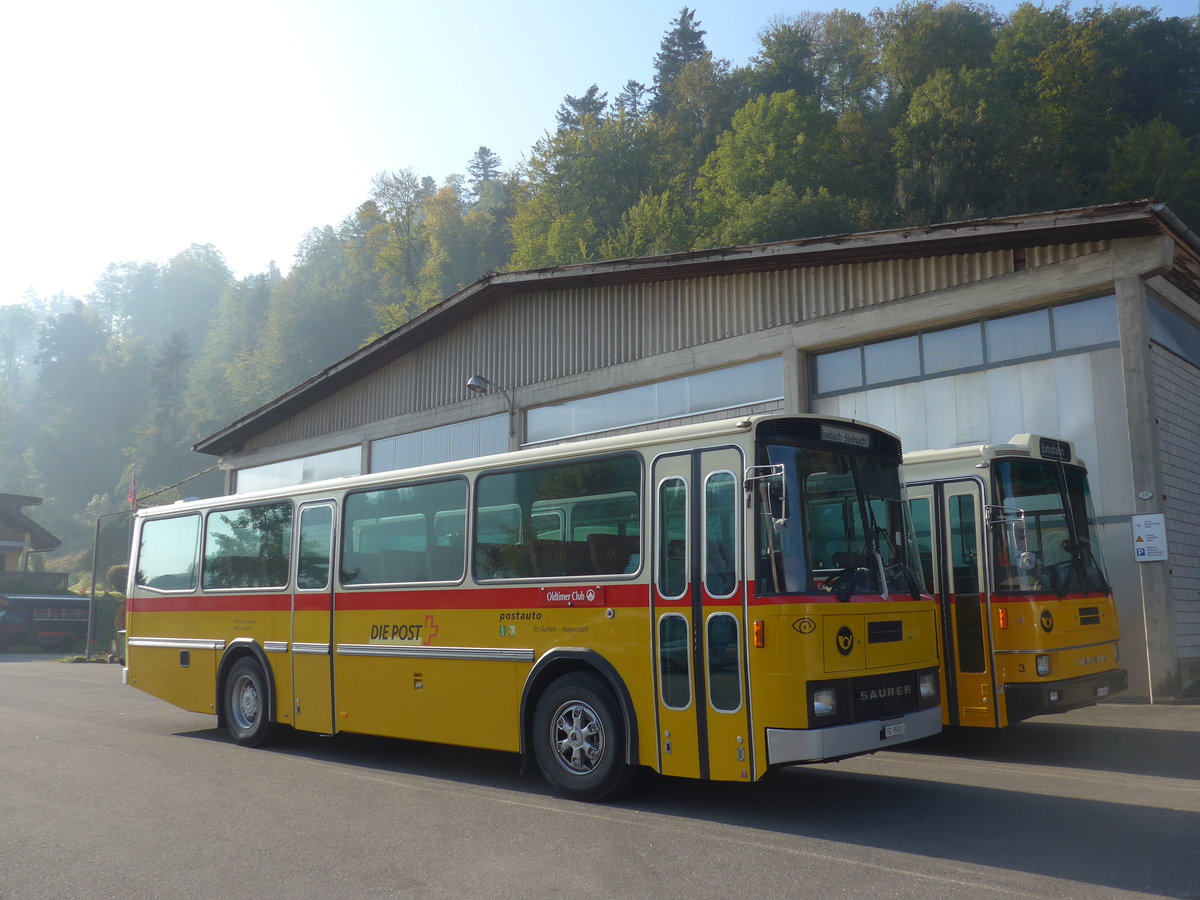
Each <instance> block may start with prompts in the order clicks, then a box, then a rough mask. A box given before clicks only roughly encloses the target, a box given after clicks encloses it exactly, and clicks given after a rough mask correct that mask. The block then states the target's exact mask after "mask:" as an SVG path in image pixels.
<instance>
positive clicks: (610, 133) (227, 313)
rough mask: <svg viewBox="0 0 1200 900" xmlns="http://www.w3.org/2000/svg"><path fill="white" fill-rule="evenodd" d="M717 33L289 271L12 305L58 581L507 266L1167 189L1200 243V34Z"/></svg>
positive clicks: (935, 17) (31, 485) (1105, 27)
mask: <svg viewBox="0 0 1200 900" xmlns="http://www.w3.org/2000/svg"><path fill="white" fill-rule="evenodd" d="M705 38H706V31H705V29H704V28H703V21H702V14H701V12H699V11H697V10H694V9H691V8H687V7H685V8H683V9H682V10H681V11H680V12H679V15H678V16H677V17H676V18H675V19H674V20H673V21H671V22H670V23H667V24H666V26H665V30H664V33H663V35H662V40H661V44H660V50H659V52H658V54H657V55H656V56H655V57H654V59H653V60H652V61H651V65H650V68H651V71H652V78H650V79H648V81H647V82H639V81H636V80H634V79H630V80H628V81H626V82H625V83H624V84H623V85H603V86H602V85H597V84H591V85H573V86H564V88H566V89H568V90H572V91H578V93H574V94H572V93H568V94H566V95H565V96H564V99H563V101H562V104H561V105H560V107H559V108H558V109H557V110H549V109H548V110H546V120H547V123H548V125H549V127H548V130H547V131H546V133H544V134H543V135H542V136H541V137H540V138H539V139H538V140H537V141H536V142H535V143H533V145H532V146H531V147H530V149H529V151H528V153H527V155H526V156H525V157H524V158H523V159H522V160H520V161H507V162H508V163H509V165H508V166H507V167H506V166H505V162H506V161H503V160H501V159H500V158H499V157H498V156H497V155H496V154H495V153H494V152H492V151H491V150H490V149H489V148H488V147H487V146H482V145H481V146H480V147H479V149H478V151H477V152H476V153H475V155H474V156H473V157H472V158H471V159H469V160H467V161H465V164H463V165H464V169H463V172H462V174H455V175H450V176H449V177H446V178H444V179H443V180H442V181H441V182H440V183H439V182H438V181H436V180H435V179H434V178H432V177H430V176H429V175H426V174H421V173H416V172H413V171H411V170H410V169H406V168H398V169H396V170H394V171H386V172H381V173H379V174H378V175H376V176H375V178H374V180H373V186H372V190H371V192H370V196H368V197H366V198H364V199H363V201H362V203H361V204H360V205H359V206H358V208H357V209H354V210H350V211H348V213H347V215H346V218H345V219H344V220H343V221H342V222H341V223H340V224H339V225H337V226H336V227H324V228H315V229H313V230H312V231H311V232H310V233H309V234H308V235H307V237H306V238H305V240H304V241H303V243H302V244H301V246H300V247H299V248H298V249H297V255H296V261H295V264H294V265H293V267H292V268H291V269H290V270H289V271H287V272H286V273H283V272H280V271H279V270H277V269H275V268H274V267H272V268H270V269H269V270H268V271H265V272H262V273H259V274H255V275H251V276H249V277H245V278H235V277H234V276H233V275H232V274H231V272H230V271H229V269H228V267H227V266H226V264H225V261H224V259H223V257H222V255H221V252H220V250H219V249H218V248H216V247H213V246H211V245H192V246H191V247H188V248H185V249H183V250H182V251H181V252H180V253H179V254H178V255H177V256H175V257H174V258H172V259H170V260H167V261H165V262H144V261H143V262H132V261H118V262H113V263H112V264H111V265H109V266H108V268H107V269H106V270H105V271H104V272H103V273H100V274H99V276H98V277H97V279H96V282H95V286H94V290H93V291H92V292H91V293H90V294H88V295H87V296H85V297H78V298H76V297H65V296H57V297H49V298H43V297H34V296H31V297H29V298H28V299H27V302H25V303H24V304H21V305H16V306H3V307H0V383H2V384H3V391H2V392H0V453H3V455H4V458H5V460H6V461H7V464H6V471H5V477H4V479H3V481H2V483H0V490H3V491H7V492H12V493H19V494H28V495H35V496H40V497H44V498H46V499H45V503H44V505H43V506H42V507H41V508H39V510H38V519H39V522H41V523H42V524H43V525H44V526H45V527H46V528H48V529H49V530H50V531H52V532H54V533H55V534H57V535H58V536H59V537H61V538H62V539H63V541H64V548H63V551H61V553H60V556H59V559H58V561H57V562H56V560H55V559H51V560H49V562H48V565H49V566H50V567H55V566H72V565H74V566H75V568H77V569H78V568H86V567H87V566H89V565H90V556H89V555H88V554H89V553H90V547H91V539H92V533H93V529H94V527H95V523H96V517H97V516H100V515H104V514H108V513H112V512H114V511H116V510H120V509H122V508H124V507H125V506H126V498H127V496H128V492H129V489H130V485H131V480H132V479H134V478H136V482H137V484H136V492H137V494H138V495H139V496H141V497H151V499H149V500H148V502H154V503H157V502H165V501H170V500H173V499H175V498H176V497H178V496H188V495H196V496H203V495H207V494H212V493H215V492H217V491H219V490H220V489H221V479H220V477H219V476H218V475H217V474H216V473H211V472H210V473H208V474H205V475H203V476H202V477H199V478H195V479H192V478H191V476H193V475H194V474H196V473H197V472H199V471H201V470H203V469H205V468H206V467H207V466H209V465H210V464H211V463H212V462H214V461H213V460H209V459H207V458H205V457H200V456H197V455H196V454H194V453H192V452H191V451H190V447H191V445H192V444H193V443H194V442H195V441H196V440H198V439H200V438H202V437H204V436H206V435H208V434H210V433H212V432H213V431H215V430H217V429H219V428H221V427H222V426H224V425H226V424H228V423H229V422H231V421H233V420H234V419H236V418H237V417H239V416H241V415H243V414H245V413H246V412H248V411H250V410H252V409H254V408H256V407H257V406H259V405H261V404H262V403H264V402H266V401H268V400H270V399H271V398H273V397H275V396H277V395H278V394H280V393H281V392H283V391H285V390H287V389H289V388H291V387H293V386H295V385H296V384H298V383H300V382H302V381H304V380H306V379H307V378H309V377H311V376H312V375H314V374H315V373H317V372H318V371H320V370H321V369H322V368H324V367H325V366H327V365H329V364H330V363H332V362H334V361H336V360H338V359H340V358H342V357H343V356H345V355H347V354H348V353H350V352H352V351H353V350H355V349H356V348H357V347H360V346H362V345H363V344H364V343H365V342H367V341H369V340H370V339H372V338H373V337H376V336H378V335H380V334H383V333H385V332H387V331H389V330H391V329H393V328H395V327H397V326H399V325H401V324H403V323H404V322H406V321H408V320H409V319H410V318H412V317H413V316H415V315H417V314H418V313H420V312H422V311H423V310H425V309H428V308H429V307H430V306H432V305H434V304H436V303H438V302H439V301H441V300H443V299H444V298H446V297H448V296H450V295H451V294H453V293H454V292H455V291H457V290H459V289H461V288H463V287H465V286H467V285H469V284H471V283H473V282H474V281H476V280H477V279H478V278H480V277H481V276H482V275H484V274H485V273H487V272H493V271H503V270H520V269H529V268H536V267H542V266H555V265H562V264H567V263H578V262H585V261H591V260H599V259H613V258H624V257H632V256H643V255H653V254H660V253H667V252H672V251H681V250H696V249H704V248H711V247H719V246H729V245H738V244H747V243H758V242H765V241H775V240H785V239H794V238H803V237H808V236H814V235H822V234H836V233H844V232H855V231H863V230H870V229H880V228H893V227H899V226H911V225H922V224H928V223H933V222H948V221H957V220H962V219H969V218H978V217H987V216H994V215H1003V214H1017V213H1025V212H1036V211H1043V210H1049V209H1056V208H1064V207H1074V206H1085V205H1089V204H1097V203H1104V202H1111V201H1126V200H1132V199H1138V198H1143V197H1150V196H1154V197H1158V198H1160V199H1162V200H1164V201H1166V202H1168V203H1169V204H1171V205H1172V207H1173V208H1174V209H1175V210H1176V211H1177V212H1178V213H1179V214H1180V215H1181V216H1182V217H1183V218H1184V219H1185V220H1186V221H1189V222H1191V223H1193V224H1197V225H1200V191H1198V190H1197V185H1198V182H1200V147H1198V145H1197V139H1198V136H1200V23H1198V21H1197V19H1196V18H1188V19H1180V18H1161V17H1160V16H1159V15H1158V13H1157V11H1155V10H1154V9H1150V8H1144V7H1137V6H1114V7H1111V8H1108V9H1101V8H1085V9H1081V10H1078V11H1071V9H1070V8H1069V6H1067V5H1065V4H1064V5H1059V6H1051V7H1045V6H1034V5H1032V4H1029V3H1025V4H1023V5H1021V6H1019V7H1018V8H1017V9H1015V10H1014V11H1013V12H1012V13H1011V14H1010V15H1007V16H1000V15H998V14H997V13H996V11H995V10H994V9H993V8H991V7H989V6H987V5H983V4H979V3H974V2H959V0H951V2H944V3H930V2H906V3H902V4H901V5H898V6H895V7H893V8H890V9H876V10H875V11H874V12H872V13H871V14H870V15H865V16H864V15H860V14H858V13H853V12H847V11H844V10H835V11H833V12H829V13H802V14H800V15H798V16H794V17H789V18H778V19H775V20H773V21H771V22H768V23H766V24H764V26H763V27H762V29H761V31H760V35H759V48H758V51H757V53H756V54H755V55H754V56H753V57H752V58H751V59H749V60H748V61H746V62H744V63H742V64H736V65H735V64H734V63H731V62H730V61H728V60H724V59H718V58H715V57H714V56H713V54H712V53H711V52H710V51H709V50H708V47H707V44H706V41H705ZM480 139H481V141H486V140H487V136H486V135H480ZM448 165H454V163H453V162H452V161H451V162H449V163H448ZM185 479H187V480H186V481H185ZM181 482H183V483H182V484H180V483H181ZM175 485H179V486H177V487H173V486H175ZM114 521H118V520H114ZM72 552H74V553H75V556H74V557H72V556H71V553H72ZM112 555H113V558H111V559H102V560H100V561H99V566H100V571H104V570H105V569H106V568H107V567H108V566H109V565H112V564H114V563H117V562H120V559H119V558H117V557H118V556H119V553H114V554H112ZM81 560H82V562H81Z"/></svg>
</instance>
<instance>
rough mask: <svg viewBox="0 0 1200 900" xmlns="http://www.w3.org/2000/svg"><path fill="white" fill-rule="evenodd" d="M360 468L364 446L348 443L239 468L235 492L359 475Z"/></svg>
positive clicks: (247, 491) (243, 492)
mask: <svg viewBox="0 0 1200 900" xmlns="http://www.w3.org/2000/svg"><path fill="white" fill-rule="evenodd" d="M361 472H362V450H361V449H360V448H358V447H346V448H344V449H342V450H330V451H329V452H328V453H318V454H316V455H314V456H301V457H297V458H296V459H285V460H284V461H283V462H277V463H269V464H268V465H265V466H250V467H248V468H245V469H238V473H237V491H236V493H239V494H246V493H249V492H250V491H262V490H274V489H275V488H281V487H289V486H291V485H293V484H308V483H309V482H312V481H324V480H325V479H326V478H341V477H342V476H344V475H358V474H360V473H361Z"/></svg>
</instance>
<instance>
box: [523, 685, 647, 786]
mask: <svg viewBox="0 0 1200 900" xmlns="http://www.w3.org/2000/svg"><path fill="white" fill-rule="evenodd" d="M624 752H625V723H624V720H623V719H622V717H621V712H620V709H619V708H618V707H617V701H616V699H615V698H614V697H613V695H612V692H611V691H610V690H609V689H608V688H607V687H606V686H605V685H604V683H603V682H601V681H600V679H598V678H596V677H595V676H594V675H589V674H586V673H576V674H573V675H565V676H563V677H562V678H559V679H558V680H557V681H555V682H553V683H552V684H551V685H550V687H549V688H548V689H547V690H546V692H545V693H544V694H543V695H542V696H541V699H539V700H538V703H537V706H536V707H535V709H534V713H533V754H534V758H535V759H536V760H537V764H538V768H539V769H541V771H542V775H543V776H545V778H546V780H547V781H548V782H549V783H550V785H551V786H552V787H553V788H554V789H555V790H557V791H558V792H559V793H560V794H562V795H563V796H564V797H568V798H570V799H572V800H590V801H595V800H606V799H610V798H612V797H614V796H616V795H617V794H618V793H620V791H622V790H623V789H624V788H625V787H626V786H627V785H628V783H629V780H630V778H631V777H632V775H633V770H632V769H631V768H630V767H629V766H628V765H626V763H625V759H624Z"/></svg>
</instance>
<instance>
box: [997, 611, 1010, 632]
mask: <svg viewBox="0 0 1200 900" xmlns="http://www.w3.org/2000/svg"><path fill="white" fill-rule="evenodd" d="M996 615H997V616H998V617H999V619H1000V628H1001V629H1004V628H1007V627H1008V609H1007V608H1006V607H1003V606H1001V607H1000V608H999V609H998V610H996Z"/></svg>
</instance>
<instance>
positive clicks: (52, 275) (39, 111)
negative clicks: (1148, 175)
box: [0, 0, 1196, 303]
mask: <svg viewBox="0 0 1200 900" xmlns="http://www.w3.org/2000/svg"><path fill="white" fill-rule="evenodd" d="M877 5H885V6H890V5H893V4H891V3H885V4H879V3H861V2H841V3H837V2H824V0H820V2H813V0H806V2H802V3H789V2H786V0H739V2H736V3H735V2H730V0H724V2H720V3H716V4H711V5H707V6H706V5H704V4H702V3H697V5H696V6H695V7H694V8H695V9H696V10H697V12H696V19H697V20H698V21H699V22H700V26H701V27H702V28H704V29H705V30H706V31H707V35H706V37H705V40H706V41H707V43H708V47H709V49H710V50H712V51H713V53H714V54H716V55H717V56H718V57H721V58H724V59H728V60H729V61H730V62H731V63H733V64H734V65H740V64H744V63H745V62H746V61H747V60H748V59H749V58H750V57H751V56H753V55H754V53H755V52H756V51H757V48H758V44H757V34H758V32H759V31H760V30H761V29H762V28H763V27H764V26H765V25H767V24H768V22H770V20H771V19H772V18H773V17H775V16H778V15H794V14H796V13H799V12H802V11H805V10H813V11H826V10H829V9H833V8H836V7H842V8H849V9H856V10H859V11H862V12H867V11H869V10H870V9H871V8H872V7H874V6H877ZM994 5H995V6H996V8H997V9H998V10H999V11H1001V12H1007V11H1008V10H1009V9H1011V8H1012V6H1013V5H1015V4H1014V3H1013V2H1011V0H1006V2H1000V3H996V4H994ZM1124 5H1130V4H1124ZM1147 5H1150V4H1147ZM681 6H682V3H681V2H680V0H608V2H607V3H604V4H582V3H571V2H567V0H550V2H543V0H532V2H518V3H502V2H495V0H490V2H483V0H426V2H422V3H415V2H411V0H391V2H388V0H209V2H206V3H203V4H195V3H189V4H183V3H179V2H174V0H107V2H96V0H65V2H54V0H49V2H40V3H38V2H15V3H9V4H5V7H4V11H3V12H0V85H2V87H0V100H2V105H0V116H2V119H0V121H2V122H3V124H4V135H5V138H6V139H5V140H4V142H3V145H2V149H0V154H2V155H0V223H2V225H0V228H2V229H3V230H2V232H0V303H12V302H19V301H21V300H22V299H23V296H24V294H25V292H26V290H27V289H32V290H34V291H35V292H36V293H37V294H39V295H40V296H51V295H53V294H56V293H59V292H64V293H67V294H71V295H74V296H78V297H81V298H82V297H84V296H85V295H86V294H87V293H88V292H89V291H90V290H91V288H92V285H93V283H94V281H95V280H96V278H97V277H98V276H99V275H100V274H101V273H102V272H103V271H104V269H105V267H106V266H107V265H108V264H109V263H112V262H122V261H127V260H130V261H135V262H147V261H149V262H156V263H165V262H166V261H167V260H169V259H170V258H171V257H172V256H174V255H175V254H176V253H178V252H180V251H181V250H184V249H186V248H187V247H188V246H189V245H190V244H192V243H201V244H204V243H211V244H213V245H214V246H215V247H216V248H217V249H218V250H220V251H221V253H223V254H224V256H225V259H226V261H227V263H228V264H229V266H230V268H231V269H232V270H233V271H234V273H235V275H237V276H238V277H242V276H246V275H250V274H254V273H256V272H262V271H264V270H265V269H266V268H267V265H268V264H269V263H270V262H271V261H272V260H273V261H275V263H276V264H277V265H278V266H279V267H280V268H281V269H282V270H284V271H287V270H288V269H289V268H290V266H291V264H292V260H293V255H294V251H295V248H296V245H297V244H298V243H299V242H300V240H301V239H302V238H303V237H304V235H305V233H306V232H308V231H309V230H310V229H311V228H319V227H323V226H325V225H336V224H338V223H339V222H341V221H342V219H344V218H345V217H346V216H348V215H350V214H351V213H352V212H353V211H354V209H355V208H356V207H357V206H358V204H360V203H361V202H362V201H363V200H365V199H366V198H367V196H368V193H369V191H370V187H371V177H372V176H373V175H374V174H375V173H377V172H381V171H384V170H396V169H402V168H411V169H413V170H414V171H416V172H417V173H418V174H419V175H429V176H432V177H433V178H434V179H436V180H437V181H438V182H441V181H442V180H443V179H444V178H445V177H446V176H447V175H449V174H451V173H455V172H459V173H461V172H464V171H465V169H466V162H467V160H468V159H469V158H470V157H471V155H472V154H473V153H474V152H475V150H476V149H477V148H478V147H479V146H480V145H485V146H487V147H490V148H491V149H492V150H494V151H495V152H496V153H498V154H499V155H500V157H501V161H502V164H503V166H504V168H509V167H511V166H512V165H513V164H515V163H516V162H518V161H519V159H520V158H521V157H523V156H524V155H525V154H526V153H527V152H528V151H529V149H530V147H531V146H532V145H533V143H534V142H535V141H536V140H537V139H538V138H539V137H541V136H542V134H543V133H544V132H545V131H547V130H548V129H551V128H553V126H554V113H555V111H556V110H557V108H558V106H559V104H560V103H561V102H562V99H563V97H564V96H565V95H567V94H571V95H575V96H578V95H580V94H583V93H584V92H585V91H586V90H587V88H588V87H589V86H590V85H591V84H592V83H593V82H595V83H597V84H598V85H599V86H600V90H601V91H606V92H608V94H609V97H610V98H612V97H614V96H615V95H616V94H617V92H619V91H620V89H621V86H622V85H623V84H624V83H625V81H626V80H628V79H630V78H634V79H637V80H638V81H642V82H644V83H646V84H649V83H650V82H651V80H652V63H653V59H654V54H655V53H656V52H657V51H658V45H659V41H660V40H661V38H662V35H663V33H664V32H665V31H666V29H667V28H668V26H669V24H670V22H671V20H672V19H674V18H675V17H676V16H677V15H678V13H679V9H680V7H681ZM1073 6H1074V7H1075V8H1078V7H1079V6H1081V4H1080V3H1075V4H1073ZM1159 8H1160V9H1161V10H1162V14H1163V15H1164V16H1166V15H1181V16H1187V15H1193V14H1195V13H1196V3H1195V0H1169V2H1167V3H1163V4H1160V5H1159Z"/></svg>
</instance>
